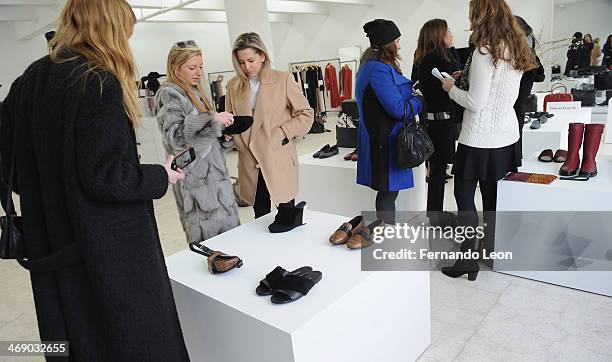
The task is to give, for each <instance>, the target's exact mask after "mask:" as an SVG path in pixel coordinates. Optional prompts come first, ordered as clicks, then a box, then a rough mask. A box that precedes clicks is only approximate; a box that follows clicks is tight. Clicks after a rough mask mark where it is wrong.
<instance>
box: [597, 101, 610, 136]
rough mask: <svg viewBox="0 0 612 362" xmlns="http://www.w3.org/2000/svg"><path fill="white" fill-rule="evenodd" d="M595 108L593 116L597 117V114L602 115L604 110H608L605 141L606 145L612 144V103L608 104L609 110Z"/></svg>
mask: <svg viewBox="0 0 612 362" xmlns="http://www.w3.org/2000/svg"><path fill="white" fill-rule="evenodd" d="M595 108H596V109H595ZM595 108H594V109H593V116H595V112H597V113H598V114H600V112H601V111H602V108H603V109H606V113H605V119H606V121H605V124H606V128H604V139H605V142H606V143H612V102H609V103H608V107H607V108H606V107H595ZM608 125H610V127H608Z"/></svg>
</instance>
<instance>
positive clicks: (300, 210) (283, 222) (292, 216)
mask: <svg viewBox="0 0 612 362" xmlns="http://www.w3.org/2000/svg"><path fill="white" fill-rule="evenodd" d="M305 206H306V201H302V202H300V203H299V204H297V205H290V204H280V205H278V213H277V214H276V218H275V219H274V222H273V223H272V224H270V226H268V230H270V232H271V233H273V234H277V233H286V232H288V231H291V230H293V229H295V228H296V227H298V226H302V225H305V224H304V223H303V222H302V219H303V217H304V207H305Z"/></svg>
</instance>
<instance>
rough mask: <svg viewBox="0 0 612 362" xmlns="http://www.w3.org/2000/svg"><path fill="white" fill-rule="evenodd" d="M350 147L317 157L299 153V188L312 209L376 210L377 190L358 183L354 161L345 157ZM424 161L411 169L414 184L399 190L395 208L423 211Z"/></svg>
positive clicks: (339, 211)
mask: <svg viewBox="0 0 612 362" xmlns="http://www.w3.org/2000/svg"><path fill="white" fill-rule="evenodd" d="M353 150H354V149H352V148H340V153H339V154H338V155H336V156H333V157H330V158H325V159H318V158H314V157H312V154H306V155H302V156H300V157H299V164H300V192H299V194H298V197H297V200H299V201H301V200H306V201H307V202H308V204H309V207H310V209H311V210H317V211H323V212H330V213H333V214H337V215H344V216H354V215H358V214H360V213H361V212H362V211H373V210H375V202H376V191H374V190H372V189H370V188H369V187H365V186H362V185H358V184H357V181H356V180H357V162H353V161H345V160H344V155H346V154H348V153H351V152H352V151H353ZM425 173H426V170H425V165H424V164H423V165H421V166H419V167H418V168H416V169H413V177H414V185H415V186H414V187H413V188H412V189H409V190H403V191H400V194H399V196H398V198H397V201H396V203H395V204H396V209H397V211H424V210H425V209H426V208H427V183H426V182H425Z"/></svg>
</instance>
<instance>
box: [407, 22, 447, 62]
mask: <svg viewBox="0 0 612 362" xmlns="http://www.w3.org/2000/svg"><path fill="white" fill-rule="evenodd" d="M447 32H448V24H447V23H446V20H442V19H433V20H429V21H428V22H426V23H425V25H423V27H422V28H421V32H420V33H419V41H418V45H417V49H416V52H415V54H414V64H420V63H421V61H422V60H423V58H425V56H426V55H427V54H429V53H432V52H436V53H438V54H440V55H442V57H443V58H444V60H445V61H447V62H448V61H450V58H449V56H448V52H447V50H446V44H444V37H445V36H446V33H447Z"/></svg>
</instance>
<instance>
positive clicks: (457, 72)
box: [452, 70, 463, 79]
mask: <svg viewBox="0 0 612 362" xmlns="http://www.w3.org/2000/svg"><path fill="white" fill-rule="evenodd" d="M461 74H463V72H462V71H460V70H458V71H456V72H454V73H453V74H452V77H453V78H455V79H459V77H461Z"/></svg>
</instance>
